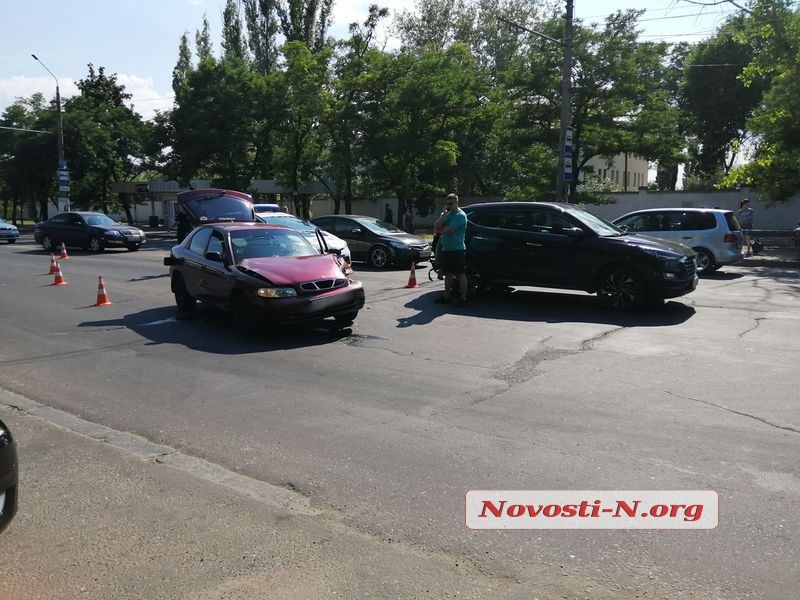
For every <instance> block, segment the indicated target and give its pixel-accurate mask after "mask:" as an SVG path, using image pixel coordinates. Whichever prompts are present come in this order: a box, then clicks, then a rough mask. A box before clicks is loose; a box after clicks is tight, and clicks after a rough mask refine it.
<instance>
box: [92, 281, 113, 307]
mask: <svg viewBox="0 0 800 600" xmlns="http://www.w3.org/2000/svg"><path fill="white" fill-rule="evenodd" d="M109 304H113V302H111V300H109V299H108V293H107V292H106V284H105V283H103V276H102V275H100V277H99V278H98V281H97V302H95V304H94V305H95V306H108V305H109Z"/></svg>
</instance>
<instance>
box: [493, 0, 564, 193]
mask: <svg viewBox="0 0 800 600" xmlns="http://www.w3.org/2000/svg"><path fill="white" fill-rule="evenodd" d="M566 1H567V11H566V13H565V15H564V18H565V23H564V38H563V39H561V40H557V39H556V38H552V37H550V36H549V35H545V34H543V33H542V32H541V31H535V30H533V29H528V28H527V27H524V26H522V25H520V24H519V23H515V22H514V21H509V20H508V19H506V18H504V17H497V18H498V20H500V21H502V22H503V23H507V24H508V25H511V26H512V27H516V28H517V29H520V30H522V31H527V32H528V33H532V34H533V35H537V36H539V37H540V38H544V39H546V40H548V41H550V42H555V43H556V44H559V45H560V46H561V47H562V48H563V50H564V53H563V60H562V63H561V116H560V123H559V132H558V161H557V163H558V175H557V176H556V202H564V200H565V196H567V197H566V200H567V201H569V198H568V196H569V182H571V181H572V128H571V127H570V125H569V120H570V113H571V111H570V102H571V97H570V95H571V91H572V13H573V10H572V9H573V0H566Z"/></svg>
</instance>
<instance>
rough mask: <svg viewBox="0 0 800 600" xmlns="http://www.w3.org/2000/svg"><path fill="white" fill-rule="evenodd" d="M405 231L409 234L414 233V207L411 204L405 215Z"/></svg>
mask: <svg viewBox="0 0 800 600" xmlns="http://www.w3.org/2000/svg"><path fill="white" fill-rule="evenodd" d="M403 229H405V230H406V231H407V232H408V233H414V207H412V206H411V204H409V205H408V206H407V207H406V214H405V215H403Z"/></svg>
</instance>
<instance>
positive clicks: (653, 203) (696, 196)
mask: <svg viewBox="0 0 800 600" xmlns="http://www.w3.org/2000/svg"><path fill="white" fill-rule="evenodd" d="M193 183H196V184H197V185H195V187H197V188H200V187H204V186H203V185H202V184H203V183H206V182H193ZM209 183H210V182H209ZM122 185H129V186H130V189H128V188H127V187H125V188H124V189H118V190H115V191H119V192H127V193H132V192H133V191H134V187H133V186H134V185H135V184H122ZM120 187H121V188H122V186H120ZM149 190H150V194H149V195H148V196H147V197H148V198H150V199H149V200H147V201H146V202H145V203H144V204H140V205H138V206H137V207H136V214H135V217H136V222H137V224H139V225H140V226H141V225H147V224H148V220H149V217H150V216H151V215H154V216H157V217H158V218H159V220H160V221H161V223H163V224H166V225H171V224H172V222H173V220H174V212H173V203H174V201H175V197H176V194H177V192H178V191H179V189H178V187H177V183H175V182H152V183H151V184H150V187H149ZM604 196H605V197H607V198H609V199H610V200H613V203H612V204H591V205H587V206H585V208H586V209H587V210H589V211H590V212H593V213H595V214H596V215H599V216H601V217H605V218H606V219H609V220H611V219H615V218H617V217H619V216H622V215H624V214H625V213H628V212H630V211H633V210H639V209H641V208H661V207H685V208H700V207H706V208H714V207H719V208H725V209H729V210H737V209H738V208H739V202H740V201H741V200H744V199H748V200H750V206H751V208H753V210H754V211H755V220H754V225H755V226H754V229H764V230H790V229H794V228H795V227H796V226H797V224H798V222H800V197H796V198H793V199H792V200H789V201H787V202H785V203H780V204H777V203H767V202H765V201H763V200H762V199H761V198H759V196H758V193H757V192H755V191H753V190H750V189H748V188H742V189H741V190H738V191H725V192H653V191H649V190H647V189H646V188H641V189H640V190H639V191H638V192H615V193H607V194H604ZM500 200H502V198H497V197H495V198H489V197H462V198H461V205H462V206H466V205H469V204H473V203H476V202H494V201H500ZM387 203H388V204H389V206H391V208H392V212H393V213H394V223H395V224H397V222H398V216H399V215H398V211H397V205H398V202H397V199H396V198H378V199H375V200H356V201H354V202H353V209H352V212H353V213H354V214H359V215H367V216H373V217H379V218H384V216H385V209H384V206H385V205H386V204H387ZM443 208H444V197H442V198H439V199H437V201H436V206H435V210H434V211H433V212H432V213H431V214H429V215H426V216H425V217H423V216H421V215H419V214H418V213H416V212H415V214H414V226H415V227H416V228H419V229H421V230H427V229H431V228H432V227H433V222H434V221H435V220H436V218H437V217H438V216H439V213H441V211H442V209H443ZM333 210H334V204H333V200H332V199H330V198H327V197H322V198H321V199H318V200H314V202H313V203H312V205H311V212H312V216H315V217H319V216H322V215H329V214H333ZM112 216H113V217H114V218H122V217H123V216H124V215H112Z"/></svg>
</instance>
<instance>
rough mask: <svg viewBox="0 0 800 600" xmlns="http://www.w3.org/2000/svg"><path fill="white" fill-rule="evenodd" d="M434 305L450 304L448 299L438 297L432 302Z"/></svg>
mask: <svg viewBox="0 0 800 600" xmlns="http://www.w3.org/2000/svg"><path fill="white" fill-rule="evenodd" d="M433 303H434V304H450V298H445V297H444V296H439V297H438V298H437V299H436V300H434V301H433Z"/></svg>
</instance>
